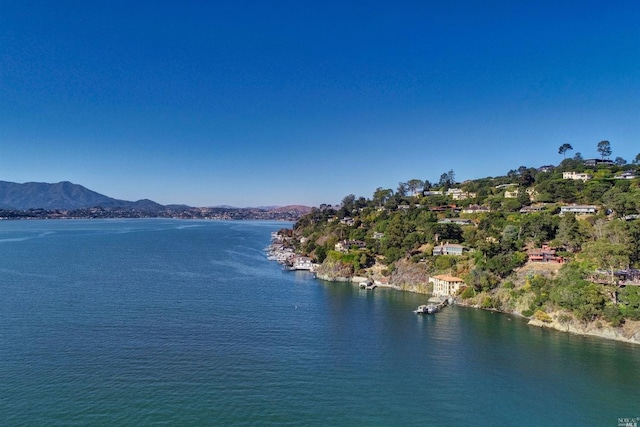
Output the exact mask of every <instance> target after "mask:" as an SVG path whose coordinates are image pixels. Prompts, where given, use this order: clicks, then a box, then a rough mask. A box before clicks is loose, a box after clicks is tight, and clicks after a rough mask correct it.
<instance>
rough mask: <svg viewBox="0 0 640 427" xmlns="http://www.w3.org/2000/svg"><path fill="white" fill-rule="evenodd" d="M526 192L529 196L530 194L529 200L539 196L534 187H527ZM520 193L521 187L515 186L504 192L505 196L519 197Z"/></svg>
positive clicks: (507, 197) (509, 197) (508, 197)
mask: <svg viewBox="0 0 640 427" xmlns="http://www.w3.org/2000/svg"><path fill="white" fill-rule="evenodd" d="M525 192H526V193H527V196H529V200H534V199H535V198H536V197H537V196H538V192H537V191H536V190H535V189H534V188H533V187H531V188H527V189H526V190H525ZM519 194H520V189H518V188H514V189H512V190H506V191H505V192H504V198H505V199H517V198H518V195H519Z"/></svg>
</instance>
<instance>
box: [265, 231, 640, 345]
mask: <svg viewBox="0 0 640 427" xmlns="http://www.w3.org/2000/svg"><path fill="white" fill-rule="evenodd" d="M274 234H275V233H274ZM285 248H287V245H286V242H284V241H278V240H277V239H275V235H272V243H271V245H270V246H269V247H268V248H267V253H268V254H269V255H270V256H271V257H272V258H270V259H271V260H274V261H277V262H278V263H279V264H284V263H286V261H285V260H284V259H280V260H277V259H276V258H277V257H276V255H277V254H280V255H285V254H286V255H288V256H292V255H293V253H292V251H291V250H290V249H289V248H287V249H285ZM290 251H291V252H290ZM312 272H314V273H315V277H314V278H315V279H318V280H323V281H325V282H336V283H347V282H350V283H352V284H359V283H360V282H363V281H368V280H372V279H370V278H367V277H360V276H353V277H345V276H331V275H328V274H318V273H317V272H315V271H313V270H312ZM373 283H374V284H375V285H376V286H377V287H381V288H386V289H391V290H394V291H403V292H411V293H415V294H417V293H419V292H415V291H412V290H410V289H403V288H401V287H400V286H396V285H391V284H389V283H382V282H380V281H377V280H373ZM454 301H455V302H454V305H459V306H461V307H467V308H475V309H479V310H485V311H492V312H497V313H502V314H508V315H512V316H517V317H520V318H522V319H528V322H527V325H528V326H532V327H539V328H547V329H553V330H556V331H558V332H565V333H570V334H574V335H580V336H585V337H595V338H600V339H606V340H613V341H618V342H624V343H627V344H634V345H640V321H635V322H634V321H629V320H628V321H627V322H625V324H624V325H622V326H620V327H612V326H604V325H602V322H601V321H595V322H590V323H582V322H579V321H576V320H575V319H572V320H571V321H564V322H559V321H558V320H557V319H556V318H555V317H556V314H557V313H549V315H550V316H552V317H551V320H550V321H546V322H545V321H541V320H538V319H536V318H534V317H525V316H522V315H521V314H520V313H517V312H509V311H503V310H498V309H494V308H491V309H489V308H482V307H480V306H478V305H476V304H468V303H465V302H462V301H460V300H454Z"/></svg>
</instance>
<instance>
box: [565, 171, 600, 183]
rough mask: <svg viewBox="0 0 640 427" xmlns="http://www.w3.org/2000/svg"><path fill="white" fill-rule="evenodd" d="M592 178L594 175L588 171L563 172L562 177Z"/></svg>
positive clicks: (580, 179) (585, 179)
mask: <svg viewBox="0 0 640 427" xmlns="http://www.w3.org/2000/svg"><path fill="white" fill-rule="evenodd" d="M591 178H593V175H590V174H588V173H586V172H562V179H574V180H579V181H589V180H590V179H591Z"/></svg>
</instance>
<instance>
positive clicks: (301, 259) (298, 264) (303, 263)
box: [291, 256, 314, 271]
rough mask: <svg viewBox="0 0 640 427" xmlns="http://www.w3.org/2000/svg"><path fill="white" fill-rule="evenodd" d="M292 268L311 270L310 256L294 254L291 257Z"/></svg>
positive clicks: (312, 267) (312, 266)
mask: <svg viewBox="0 0 640 427" xmlns="http://www.w3.org/2000/svg"><path fill="white" fill-rule="evenodd" d="M291 269H292V270H309V271H311V270H313V269H314V265H313V262H312V261H311V258H308V257H305V256H296V257H294V258H293V264H292V266H291Z"/></svg>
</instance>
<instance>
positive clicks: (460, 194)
mask: <svg viewBox="0 0 640 427" xmlns="http://www.w3.org/2000/svg"><path fill="white" fill-rule="evenodd" d="M446 195H447V196H449V197H451V198H452V199H453V200H465V199H473V198H474V197H476V193H471V192H468V191H464V190H462V189H461V188H450V189H448V190H447V192H446Z"/></svg>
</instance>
